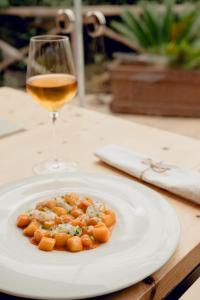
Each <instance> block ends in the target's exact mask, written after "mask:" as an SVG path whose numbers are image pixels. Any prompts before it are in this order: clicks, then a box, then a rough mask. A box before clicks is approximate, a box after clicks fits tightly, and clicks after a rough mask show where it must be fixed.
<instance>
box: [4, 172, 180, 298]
mask: <svg viewBox="0 0 200 300" xmlns="http://www.w3.org/2000/svg"><path fill="white" fill-rule="evenodd" d="M69 174H70V175H72V176H76V175H77V176H81V175H85V176H95V177H98V176H100V177H102V176H103V177H104V178H105V177H107V178H110V179H111V180H112V179H113V180H118V181H119V179H120V181H123V182H124V183H127V184H129V185H130V184H133V189H134V188H137V187H138V188H139V191H140V192H141V193H142V192H143V190H147V191H148V192H150V193H151V194H152V195H155V196H156V197H159V198H160V199H159V200H160V201H163V203H165V205H167V206H168V208H169V209H170V210H171V213H172V214H173V215H174V221H176V226H177V228H176V229H177V234H176V236H177V239H176V242H174V246H173V247H171V248H172V249H171V251H170V253H168V255H166V256H165V258H163V259H162V262H160V264H159V266H157V267H156V268H155V269H154V270H153V271H149V272H147V273H146V274H145V276H144V275H141V276H140V279H137V280H135V281H134V280H129V281H128V282H126V283H125V284H122V285H119V284H118V287H117V288H116V287H113V288H106V291H105V292H103V293H102V292H97V293H93V294H92V295H90V296H87V298H88V299H89V298H92V297H98V296H103V295H108V294H111V293H114V292H119V291H120V290H123V289H126V288H128V287H131V286H133V285H135V284H137V283H139V282H141V281H142V280H144V279H145V278H147V277H148V276H150V275H152V274H153V273H155V272H157V271H158V270H159V269H160V268H161V267H163V266H164V264H165V263H166V262H167V261H168V260H169V259H170V258H171V257H172V255H173V254H174V252H175V250H176V249H177V246H178V244H179V242H180V236H181V224H180V221H179V217H178V215H177V214H176V210H175V208H174V207H173V205H172V204H171V203H169V201H167V199H166V198H165V197H164V196H163V195H162V194H160V193H159V192H158V191H155V190H154V189H152V188H151V187H150V186H146V185H144V184H143V183H142V182H138V181H135V180H131V178H125V177H123V176H122V175H121V174H120V175H112V174H105V173H104V172H87V171H86V172H85V171H76V172H67V173H66V172H63V173H59V174H58V180H59V179H60V178H65V177H68V176H69ZM53 177H54V178H56V177H55V174H48V175H33V176H28V177H23V178H21V179H17V180H14V181H9V182H6V183H4V184H1V185H0V192H1V193H3V194H6V193H7V192H9V191H10V190H11V189H16V188H19V187H20V186H23V185H24V184H25V183H28V184H29V183H32V182H34V179H36V181H39V179H51V178H52V179H53ZM133 179H134V178H133ZM0 269H1V264H0ZM0 293H5V294H8V295H12V296H17V297H25V298H28V299H32V298H33V297H34V299H41V296H39V295H38V296H35V295H33V294H32V295H30V294H26V293H23V292H22V293H19V292H17V293H16V292H14V291H10V290H6V289H1V287H0ZM42 298H43V299H48V300H50V299H52V300H55V299H57V300H58V299H59V300H64V299H68V298H66V296H59V297H54V296H53V297H52V296H49V295H48V296H42ZM75 299H86V298H85V296H84V297H78V298H77V297H75V296H72V297H70V300H75Z"/></svg>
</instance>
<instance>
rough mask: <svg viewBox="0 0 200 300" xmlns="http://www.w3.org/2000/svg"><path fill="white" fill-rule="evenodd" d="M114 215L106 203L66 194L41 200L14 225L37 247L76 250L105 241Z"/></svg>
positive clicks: (114, 217) (113, 223)
mask: <svg viewBox="0 0 200 300" xmlns="http://www.w3.org/2000/svg"><path fill="white" fill-rule="evenodd" d="M115 223H116V214H115V212H114V211H113V210H110V209H109V208H108V207H107V206H106V204H105V203H103V202H100V201H95V200H93V199H91V198H89V197H87V196H84V197H82V198H81V197H80V196H79V195H78V194H76V193H68V194H65V195H61V196H57V197H55V198H52V199H48V200H45V201H40V202H39V203H38V204H37V205H36V207H35V208H34V209H30V210H28V211H26V212H23V213H22V214H21V215H20V216H19V217H18V218H17V221H16V225H17V226H18V227H19V228H21V229H22V230H23V233H24V235H26V236H27V237H29V239H30V241H31V242H32V243H33V244H34V245H37V247H38V249H39V250H42V251H52V250H65V251H70V252H79V251H82V250H90V249H94V248H96V247H98V246H99V245H101V244H102V243H106V242H108V240H109V239H110V236H111V232H112V228H113V226H114V225H115Z"/></svg>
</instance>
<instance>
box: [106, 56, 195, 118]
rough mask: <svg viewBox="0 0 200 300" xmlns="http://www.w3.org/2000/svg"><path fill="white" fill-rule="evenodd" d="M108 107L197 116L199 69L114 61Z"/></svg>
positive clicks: (136, 111)
mask: <svg viewBox="0 0 200 300" xmlns="http://www.w3.org/2000/svg"><path fill="white" fill-rule="evenodd" d="M110 69H111V83H112V92H113V101H112V102H111V110H112V111H113V112H118V113H134V114H146V115H159V116H160V115H162V116H185V117H199V116H200V71H196V70H195V71H186V70H172V69H166V68H165V67H163V66H155V65H137V64H130V63H129V64H124V63H120V62H119V61H118V62H115V63H114V64H113V65H112V66H111V68H110Z"/></svg>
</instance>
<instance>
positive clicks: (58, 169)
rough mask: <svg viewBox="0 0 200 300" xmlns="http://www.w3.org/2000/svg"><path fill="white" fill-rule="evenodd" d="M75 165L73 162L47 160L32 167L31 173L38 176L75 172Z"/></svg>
mask: <svg viewBox="0 0 200 300" xmlns="http://www.w3.org/2000/svg"><path fill="white" fill-rule="evenodd" d="M76 170H77V164H76V163H75V162H66V161H63V160H49V161H44V162H41V163H39V164H37V165H35V166H34V167H33V172H34V173H35V174H38V175H45V174H52V173H63V172H75V171H76Z"/></svg>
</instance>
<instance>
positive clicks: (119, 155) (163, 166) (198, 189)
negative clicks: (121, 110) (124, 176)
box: [95, 145, 200, 204]
mask: <svg viewBox="0 0 200 300" xmlns="http://www.w3.org/2000/svg"><path fill="white" fill-rule="evenodd" d="M95 155H96V156H97V157H98V158H100V160H102V161H104V162H105V163H107V164H109V165H111V166H113V167H116V168H117V169H119V170H122V171H124V172H126V173H128V174H130V175H133V176H135V177H137V178H139V179H141V180H144V181H146V182H149V183H151V184H153V185H156V186H158V187H160V188H162V189H165V190H167V191H169V192H172V193H174V194H176V195H179V196H181V197H183V198H186V199H188V200H191V201H193V202H195V203H197V204H200V173H199V172H197V171H192V170H186V169H182V168H179V167H177V166H174V165H170V164H167V163H164V162H162V161H158V160H157V161H156V160H154V159H152V158H149V157H148V156H146V155H142V154H139V153H136V152H133V151H130V150H126V149H124V148H122V147H119V146H117V145H107V146H104V147H102V148H100V149H97V150H96V152H95Z"/></svg>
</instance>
